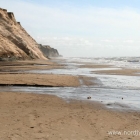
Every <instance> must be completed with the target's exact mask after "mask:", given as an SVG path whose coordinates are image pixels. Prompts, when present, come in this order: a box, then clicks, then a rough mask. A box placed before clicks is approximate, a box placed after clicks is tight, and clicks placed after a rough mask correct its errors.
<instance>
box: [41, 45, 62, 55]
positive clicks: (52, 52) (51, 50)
mask: <svg viewBox="0 0 140 140" xmlns="http://www.w3.org/2000/svg"><path fill="white" fill-rule="evenodd" d="M39 48H40V50H41V51H42V52H43V54H44V55H45V56H46V57H58V56H60V55H59V53H58V51H57V50H56V49H54V48H51V47H50V46H49V45H41V44H39Z"/></svg>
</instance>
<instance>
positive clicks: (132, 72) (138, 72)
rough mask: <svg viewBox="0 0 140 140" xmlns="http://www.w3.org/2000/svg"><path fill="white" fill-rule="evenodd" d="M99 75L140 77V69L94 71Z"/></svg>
mask: <svg viewBox="0 0 140 140" xmlns="http://www.w3.org/2000/svg"><path fill="white" fill-rule="evenodd" d="M93 73H97V74H109V75H126V76H140V69H128V68H126V69H125V68H123V69H119V70H101V71H94V72H93Z"/></svg>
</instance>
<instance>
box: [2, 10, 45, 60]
mask: <svg viewBox="0 0 140 140" xmlns="http://www.w3.org/2000/svg"><path fill="white" fill-rule="evenodd" d="M0 59H46V57H45V56H44V55H43V53H42V52H41V51H40V49H39V48H38V44H37V42H36V41H35V40H34V39H33V38H32V37H31V36H30V35H29V34H28V33H27V32H26V31H25V29H24V28H23V27H22V26H21V24H20V22H17V21H16V19H15V17H14V14H13V13H11V12H7V10H5V9H2V8H0Z"/></svg>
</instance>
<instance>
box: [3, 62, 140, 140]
mask: <svg viewBox="0 0 140 140" xmlns="http://www.w3.org/2000/svg"><path fill="white" fill-rule="evenodd" d="M14 63H16V64H14ZM14 63H9V64H8V63H7V66H6V64H4V63H3V64H2V63H0V65H1V67H0V70H2V68H3V67H9V68H8V70H13V69H16V70H19V69H20V70H22V68H21V67H26V68H27V69H28V70H30V69H36V68H37V67H38V66H36V65H34V64H37V65H40V64H44V65H46V64H47V63H49V64H47V65H49V66H45V67H46V68H47V67H51V68H54V67H55V68H57V66H58V64H55V63H52V62H49V61H48V62H37V61H35V62H32V61H30V62H29V61H28V62H25V61H24V62H23V63H22V66H21V63H20V62H18V63H17V62H14ZM17 65H20V66H19V67H20V68H19V67H17ZM59 66H60V65H59ZM59 66H58V67H59ZM93 67H94V66H93ZM46 68H45V69H46ZM4 69H5V68H4ZM23 69H24V68H23ZM43 69H44V66H43ZM110 74H111V73H110ZM79 79H82V81H83V83H82V84H87V85H88V84H94V83H90V82H91V81H90V80H91V79H90V78H89V77H77V76H71V75H52V74H22V73H20V74H18V73H8V72H7V73H5V72H3V73H1V74H0V83H1V84H26V85H46V86H80V84H81V83H80V80H79ZM95 79H96V78H95ZM139 126H140V113H139V112H134V111H133V112H129V111H127V112H121V111H117V110H114V111H113V110H109V109H106V108H105V107H104V106H103V105H101V104H99V103H97V102H90V101H89V100H87V102H86V101H74V100H71V102H69V103H67V102H66V101H64V100H62V99H60V98H58V97H56V96H51V95H40V94H33V93H32V94H29V93H28V94H27V93H14V92H9V93H7V92H0V140H35V139H39V140H94V139H95V140H120V139H122V140H126V139H132V140H139V139H140V134H139V136H135V135H134V134H130V133H129V132H130V131H135V130H138V131H140V129H139V128H140V127H139ZM108 131H120V132H121V133H123V132H124V131H126V132H128V135H123V134H122V135H109V134H108Z"/></svg>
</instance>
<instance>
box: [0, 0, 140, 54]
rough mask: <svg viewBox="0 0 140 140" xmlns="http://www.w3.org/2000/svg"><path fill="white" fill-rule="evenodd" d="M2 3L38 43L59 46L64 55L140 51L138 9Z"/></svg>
mask: <svg viewBox="0 0 140 140" xmlns="http://www.w3.org/2000/svg"><path fill="white" fill-rule="evenodd" d="M0 3H1V6H2V8H6V9H8V11H13V12H14V14H15V16H16V19H17V20H18V21H20V22H21V24H22V25H23V27H25V29H26V30H27V31H28V32H29V33H30V34H31V35H32V36H33V37H34V38H35V39H36V40H37V41H38V42H39V43H42V44H47V45H51V46H52V47H56V48H57V49H58V50H60V51H61V52H62V53H63V54H62V55H65V56H83V55H84V56H110V55H114V56H116V55H117V56H119V55H131V53H132V54H133V55H138V53H137V52H138V51H136V50H139V51H140V48H139V46H140V42H138V40H139V36H140V32H139V30H140V26H139V23H140V11H139V10H138V9H133V8H130V7H127V8H126V7H125V8H120V9H119V8H118V9H113V8H100V7H94V6H88V7H82V8H80V7H76V6H75V7H74V6H73V7H72V6H65V7H64V6H60V5H59V7H58V6H56V5H55V6H48V5H45V4H44V5H41V4H35V3H34V2H33V1H32V2H31V1H30V2H27V1H23V0H4V1H1V2H0ZM126 48H129V49H126Z"/></svg>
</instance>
